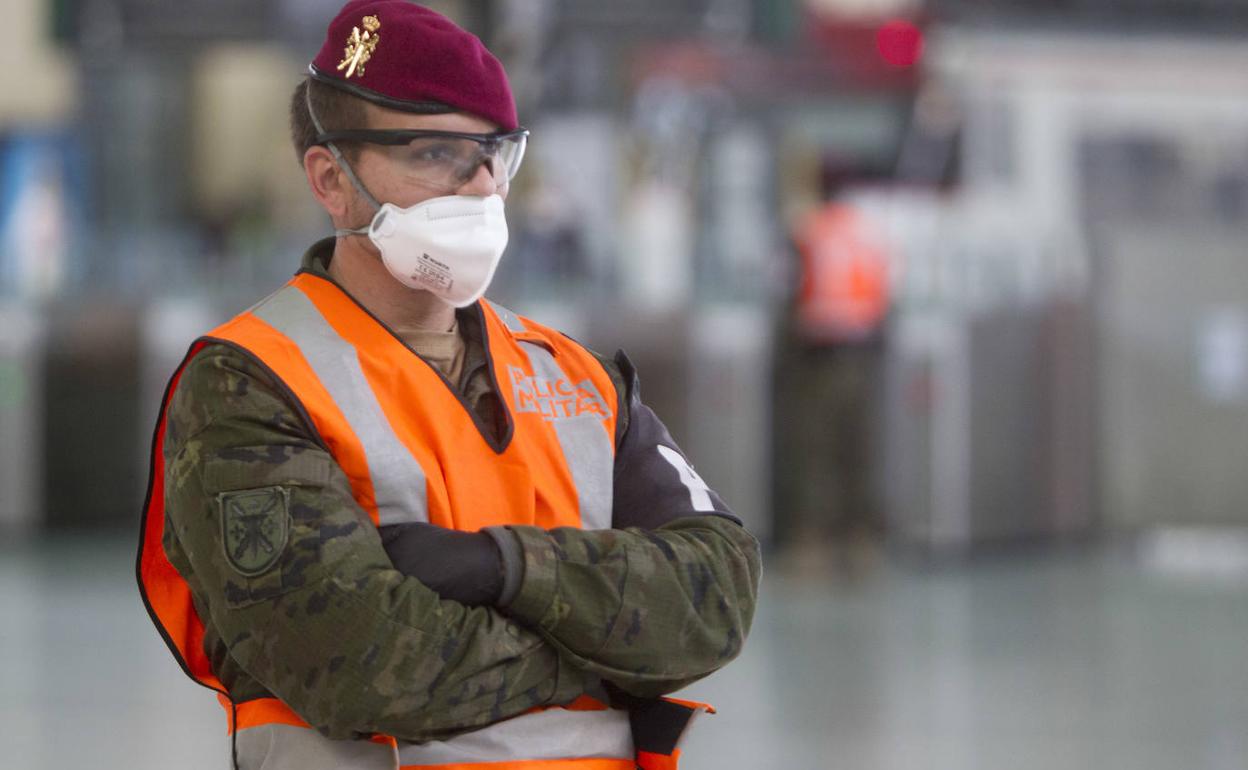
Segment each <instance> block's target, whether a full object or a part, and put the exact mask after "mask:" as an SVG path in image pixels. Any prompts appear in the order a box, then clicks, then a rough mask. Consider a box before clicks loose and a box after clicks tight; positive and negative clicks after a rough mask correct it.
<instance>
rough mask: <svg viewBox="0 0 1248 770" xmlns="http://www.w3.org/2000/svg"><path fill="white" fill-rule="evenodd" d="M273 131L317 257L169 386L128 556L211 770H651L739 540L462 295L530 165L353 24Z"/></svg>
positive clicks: (725, 644)
mask: <svg viewBox="0 0 1248 770" xmlns="http://www.w3.org/2000/svg"><path fill="white" fill-rule="evenodd" d="M290 113H291V133H292V138H293V141H294V144H295V148H296V152H297V155H298V159H299V162H300V163H301V165H302V168H303V170H304V172H305V175H306V177H307V180H308V186H309V190H310V191H311V193H312V195H313V197H314V198H315V199H316V200H317V202H318V203H319V204H320V205H321V206H322V207H323V208H324V209H325V211H326V213H327V214H328V216H329V218H330V221H331V222H332V225H333V228H334V237H332V238H326V239H324V240H322V241H320V242H318V243H315V244H313V245H312V246H311V247H310V248H309V249H308V250H307V252H306V253H305V254H304V256H303V260H302V264H301V265H300V267H299V270H298V272H297V273H296V274H295V276H294V277H293V278H292V279H291V280H290V281H289V282H287V283H286V284H285V285H283V286H281V287H278V288H277V289H276V291H274V292H273V293H272V294H270V295H269V296H268V297H266V298H264V299H261V300H260V301H259V302H258V303H257V304H255V305H254V306H253V307H252V308H251V309H249V310H248V311H246V312H244V313H241V314H240V315H238V316H236V317H234V318H233V319H231V320H229V321H227V322H226V323H224V324H222V325H220V326H218V327H217V328H215V329H213V330H211V331H208V332H207V333H205V334H204V335H203V336H202V337H200V338H199V339H197V340H195V341H194V343H193V344H192V345H191V347H190V349H189V351H188V352H187V355H186V358H185V359H184V361H183V362H182V364H181V365H180V366H179V367H178V369H177V370H176V371H175V372H174V373H173V376H172V378H171V380H170V382H169V387H168V389H167V391H166V393H165V398H164V402H163V403H162V406H161V412H160V419H159V421H158V424H157V426H156V430H155V436H154V441H153V451H152V472H151V478H150V481H149V490H148V499H147V503H146V505H145V510H144V518H143V524H142V537H141V544H140V552H139V560H138V578H139V584H140V589H141V593H142V596H143V600H144V602H145V604H146V607H147V609H148V612H149V614H150V615H151V618H152V620H153V622H154V623H155V625H156V628H157V630H158V631H159V633H160V634H161V635H162V637H163V638H164V640H165V641H166V643H167V645H168V647H169V649H170V651H171V652H172V653H173V655H174V657H175V659H176V660H177V661H178V663H179V664H180V665H181V666H182V668H183V670H184V671H185V672H186V673H187V674H188V675H189V676H190V677H191V678H192V679H193V680H195V681H196V682H198V683H199V684H201V685H204V686H205V687H208V688H210V689H212V690H214V691H216V693H217V695H218V698H219V700H220V702H221V703H222V705H223V706H224V707H225V712H226V716H227V722H228V727H229V732H230V735H231V740H230V744H229V749H230V753H231V761H232V763H233V765H234V766H235V767H238V768H245V769H248V770H250V769H253V768H262V767H263V768H299V770H321V769H323V768H324V769H328V768H349V769H352V770H356V769H367V770H374V769H375V770H381V769H385V770H395V769H396V768H443V769H444V770H451V769H452V768H453V769H454V770H520V769H521V768H523V770H633V768H636V767H641V768H644V769H645V770H659V769H662V770H671V769H672V768H675V767H676V763H677V760H678V758H679V754H680V744H681V739H682V736H683V735H684V734H685V732H686V729H687V728H688V726H689V725H690V723H691V721H692V719H693V718H694V717H695V716H697V715H698V714H701V713H704V712H706V711H707V710H708V709H709V707H708V706H706V705H705V704H699V703H695V702H691V701H686V700H681V699H678V698H673V697H670V696H671V694H672V693H675V692H677V691H678V690H680V689H681V688H682V687H684V686H686V685H688V684H689V683H691V682H693V681H695V680H697V679H700V678H701V677H704V676H706V675H707V674H710V673H711V672H713V671H715V670H717V669H719V668H720V667H722V666H724V665H725V664H727V663H728V662H729V661H731V660H732V659H733V658H734V657H736V656H737V655H738V654H739V653H740V651H741V649H742V646H743V644H744V643H745V638H746V635H747V633H748V631H749V628H750V624H751V620H752V618H753V615H754V607H755V600H756V596H757V588H758V580H759V575H760V561H759V551H758V544H757V542H756V541H755V539H754V538H753V537H752V536H751V535H750V534H749V533H748V532H747V531H746V530H745V529H744V528H743V527H742V526H741V523H740V521H739V520H738V519H737V518H736V517H735V516H734V515H733V514H732V512H731V511H730V510H729V508H728V507H727V505H726V504H725V503H724V501H723V500H722V499H721V498H720V497H719V496H718V495H717V494H716V493H715V492H714V491H713V490H711V489H710V488H709V487H708V486H707V485H706V483H705V482H704V481H703V480H702V479H701V477H699V476H698V474H697V473H696V472H695V471H694V470H693V466H692V465H691V464H690V463H689V461H688V459H687V458H686V457H685V455H684V454H683V453H682V452H681V451H680V448H679V447H678V446H677V445H676V443H675V442H674V441H673V440H672V437H671V435H670V434H669V433H668V431H667V429H666V428H665V427H664V426H663V423H662V422H661V421H660V420H659V418H658V417H657V416H656V415H655V413H654V412H653V411H652V410H650V409H649V408H648V407H647V406H646V405H645V404H644V403H643V402H642V400H641V394H640V389H639V386H638V378H637V374H636V372H635V370H634V368H633V366H632V364H631V363H630V362H629V360H628V358H627V357H626V356H625V355H624V354H623V353H622V352H621V353H617V354H616V355H615V356H613V357H604V356H600V355H598V354H597V353H594V352H593V351H591V350H588V349H587V348H585V347H583V346H581V345H580V344H579V343H577V342H576V341H574V340H572V339H570V338H568V337H567V336H565V335H563V334H560V333H559V332H558V331H556V330H554V329H551V328H549V327H547V326H544V325H542V324H540V323H538V322H537V321H534V320H532V319H528V318H525V317H522V316H519V315H517V314H515V313H513V312H511V311H509V310H507V309H505V308H502V307H500V306H498V305H495V304H493V303H492V302H489V301H487V300H485V299H484V298H483V296H482V295H483V293H484V291H485V290H486V288H487V287H488V285H489V282H490V279H491V277H492V276H493V273H494V269H495V267H496V266H497V264H498V260H499V258H500V257H501V256H502V254H503V251H504V248H505V246H506V242H507V227H506V219H505V216H504V202H505V199H506V197H507V194H508V191H509V187H510V181H511V179H512V178H513V177H514V175H515V174H516V172H517V171H518V169H519V167H520V163H521V160H522V159H523V157H524V149H525V145H526V143H527V141H528V131H527V130H525V129H524V128H522V127H521V125H520V123H519V121H518V119H517V115H516V108H515V104H514V102H513V100H512V95H511V91H510V88H509V86H508V84H507V79H506V75H505V74H504V72H503V70H502V67H501V66H500V65H499V63H498V61H497V60H496V59H495V58H494V57H493V56H492V55H491V54H490V53H489V52H488V51H487V50H486V49H485V48H484V47H483V46H482V45H481V43H480V41H479V40H477V39H476V38H475V37H473V36H472V35H470V34H469V33H467V32H465V31H464V30H462V29H460V28H458V27H456V26H455V25H454V24H453V23H451V22H450V21H448V20H447V19H445V18H443V17H442V16H439V15H437V14H435V13H433V12H431V11H429V10H427V9H425V8H422V7H421V6H419V5H416V4H414V3H409V2H406V0H357V1H356V2H352V3H348V4H347V5H346V6H344V7H343V8H342V10H341V11H340V12H339V14H338V15H337V16H336V17H335V18H334V19H333V20H332V21H331V22H330V24H329V27H328V30H327V33H326V38H325V42H324V45H323V46H322V48H321V50H320V52H319V53H318V54H317V55H316V57H315V58H314V59H313V61H312V63H311V65H310V67H309V71H308V76H307V77H306V78H305V79H304V80H303V81H302V82H300V83H299V84H298V85H297V86H296V88H295V90H294V94H293V95H292V99H291V103H290ZM434 262H436V263H437V264H438V265H439V268H440V269H439V271H435V272H436V275H435V274H430V273H429V272H428V271H427V270H422V266H427V265H428V264H432V263H434ZM719 705H720V706H721V707H724V708H729V709H730V708H732V704H731V703H728V704H719Z"/></svg>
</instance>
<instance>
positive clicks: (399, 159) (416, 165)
mask: <svg viewBox="0 0 1248 770" xmlns="http://www.w3.org/2000/svg"><path fill="white" fill-rule="evenodd" d="M528 140H529V130H528V129H527V128H518V129H516V130H515V131H508V132H506V133H501V134H467V133H459V132H456V131H427V130H418V129H412V130H380V129H348V130H342V131H328V132H326V133H324V134H321V135H320V136H318V137H317V143H318V144H328V143H330V142H364V143H366V144H374V145H378V146H379V147H381V149H382V152H383V153H384V154H385V155H386V157H387V158H388V159H389V160H390V161H391V163H392V164H393V165H394V167H395V169H397V171H398V173H400V174H402V175H404V176H406V177H407V178H408V179H409V180H410V181H412V182H414V183H416V184H420V185H423V186H426V187H430V188H433V189H436V190H439V191H441V192H446V193H451V192H454V191H455V190H458V189H459V188H460V187H462V186H463V185H465V184H466V183H467V182H468V181H469V180H471V179H472V178H473V177H474V176H476V174H477V169H479V168H480V167H481V166H482V165H483V164H484V165H485V166H486V169H487V170H488V171H489V172H490V174H491V175H492V176H493V177H494V181H495V184H496V185H497V186H499V187H505V186H506V185H507V183H508V182H510V181H511V180H512V178H513V177H515V175H516V172H517V171H519V170H520V162H521V161H522V160H524V148H525V145H526V144H527V143H528Z"/></svg>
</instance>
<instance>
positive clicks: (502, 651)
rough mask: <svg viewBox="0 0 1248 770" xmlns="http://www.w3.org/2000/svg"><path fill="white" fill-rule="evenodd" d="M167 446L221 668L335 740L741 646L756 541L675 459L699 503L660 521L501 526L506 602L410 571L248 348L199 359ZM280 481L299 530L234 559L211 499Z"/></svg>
mask: <svg viewBox="0 0 1248 770" xmlns="http://www.w3.org/2000/svg"><path fill="white" fill-rule="evenodd" d="M631 430H632V428H631V427H630V431H631ZM638 435H640V433H639V434H638ZM626 438H627V437H626ZM673 446H674V445H673ZM166 454H167V458H166V461H167V482H166V494H167V501H166V510H167V511H168V514H167V515H168V518H169V521H168V522H167V536H166V542H165V546H166V550H167V551H168V552H169V555H170V559H171V560H172V561H173V563H174V564H175V566H177V567H178V569H179V570H180V571H181V572H182V574H183V575H185V576H187V578H188V582H190V583H191V587H192V591H193V593H194V594H195V598H196V601H197V605H198V606H199V607H200V614H201V616H204V618H205V622H207V623H210V624H211V625H212V627H213V631H214V632H215V634H216V635H217V636H219V638H220V639H221V640H222V641H223V643H224V647H225V648H226V650H227V651H228V657H229V658H230V659H231V661H232V662H235V663H236V664H237V666H236V667H225V668H229V669H230V670H231V671H235V672H236V673H235V676H236V677H239V678H250V679H252V680H254V682H255V683H258V684H259V685H260V686H261V687H263V688H264V689H266V690H267V691H269V692H271V693H273V694H274V695H275V696H276V697H279V698H281V699H282V700H283V701H285V702H286V703H287V704H288V705H290V706H291V707H292V708H293V709H294V710H295V711H296V712H298V713H299V714H300V715H301V716H303V717H304V719H306V720H307V721H308V722H309V723H310V724H312V725H313V726H315V727H318V728H319V729H321V730H322V731H323V732H325V733H326V734H327V735H329V736H330V737H336V738H348V737H353V736H356V735H359V734H364V733H372V732H379V733H386V734H390V735H394V736H396V737H399V738H402V739H405V740H414V741H422V740H429V739H431V738H438V737H445V736H446V735H449V734H454V733H456V732H459V731H463V730H466V729H472V728H474V727H479V726H482V725H484V724H489V723H492V722H495V721H498V720H500V719H504V718H507V717H509V716H513V715H515V714H519V713H522V712H524V711H526V710H527V709H529V708H531V707H532V706H534V705H541V704H546V703H564V702H568V701H570V700H573V699H574V698H576V697H577V696H578V695H580V694H582V693H583V692H585V691H586V689H587V688H591V687H593V686H595V684H596V682H597V681H598V680H599V679H606V680H608V681H610V682H612V683H614V684H615V685H617V686H618V687H620V688H621V689H623V690H625V691H627V692H631V693H633V694H637V695H653V694H659V693H662V692H670V691H672V690H674V689H677V688H679V687H680V686H683V685H684V684H686V683H688V682H689V681H692V680H693V679H696V678H699V677H701V676H705V675H706V674H708V673H710V672H711V671H713V670H715V669H716V668H718V667H719V666H721V665H723V663H725V662H727V660H728V659H730V658H731V657H732V656H734V655H735V654H736V652H737V651H739V649H740V646H741V641H742V639H743V638H744V636H745V633H746V631H747V630H748V628H749V623H750V620H751V618H752V613H753V604H754V598H755V591H756V588H757V580H758V552H757V544H756V543H755V542H754V540H753V538H751V537H750V536H749V535H748V533H746V532H745V531H744V530H743V529H742V528H741V527H740V525H739V524H737V523H736V522H735V521H733V520H730V519H728V518H726V517H725V516H722V515H719V514H715V513H712V514H706V515H681V514H699V513H700V512H698V511H696V510H694V509H692V508H691V503H689V502H688V501H689V500H691V498H690V495H689V491H688V489H687V488H686V487H684V486H683V485H681V483H680V481H679V474H677V473H676V472H675V471H676V469H675V467H673V468H672V471H673V473H672V478H673V479H675V482H674V483H675V484H676V485H678V486H673V487H671V489H670V493H671V495H672V500H679V499H681V496H682V495H683V498H684V499H685V500H686V502H685V504H684V508H683V509H681V508H680V507H679V505H676V506H675V507H674V508H672V509H671V510H672V511H673V513H668V514H664V515H663V517H662V518H663V519H665V522H666V523H659V525H658V526H657V527H654V526H651V527H644V526H639V527H635V528H628V529H613V530H606V531H601V532H582V531H580V530H554V531H550V532H547V531H544V530H540V529H537V528H533V527H514V528H508V529H507V530H506V531H505V532H504V533H495V534H496V535H499V534H501V535H505V536H506V537H510V538H513V539H514V540H513V541H511V542H512V545H509V546H508V548H507V549H505V550H509V551H510V552H511V553H512V561H511V562H510V563H507V564H506V565H505V566H507V567H508V568H509V569H511V570H519V577H518V580H519V583H518V590H517V591H516V592H515V596H514V597H510V598H511V602H510V603H509V604H508V606H507V607H506V608H504V609H502V610H500V609H499V608H497V607H494V606H489V603H488V602H482V603H481V604H479V605H477V606H472V605H471V604H469V603H465V602H460V601H453V600H451V599H449V598H446V597H444V596H442V595H440V594H439V593H438V591H436V590H434V588H432V587H430V585H427V584H426V582H422V580H420V579H417V578H416V577H413V576H412V574H418V573H419V572H420V568H419V565H410V564H409V565H403V566H406V567H408V569H407V572H408V573H411V574H404V571H402V570H400V569H397V568H396V565H395V563H394V562H392V560H391V556H390V555H389V554H388V553H387V550H386V547H385V545H383V542H382V536H381V534H380V533H379V532H378V531H377V529H376V528H374V527H373V526H372V525H371V523H370V522H369V521H368V518H367V516H366V515H365V514H364V513H363V511H362V510H360V509H359V507H358V505H356V503H355V501H354V499H353V498H352V495H351V491H350V487H349V485H348V483H347V480H346V478H345V476H344V475H343V473H342V471H341V469H340V468H339V467H338V466H337V464H336V463H334V462H333V460H332V457H331V456H330V455H329V454H328V452H326V451H325V449H324V448H323V447H321V446H320V445H319V444H318V442H317V441H316V440H315V439H314V437H313V436H312V435H310V434H309V429H308V428H307V426H305V425H304V424H303V421H302V420H301V419H300V418H299V417H298V415H297V414H296V413H295V412H294V410H293V409H292V408H291V406H290V405H289V403H287V402H286V401H285V399H284V398H283V397H282V396H281V394H280V392H279V390H278V389H277V388H276V387H275V385H274V383H272V381H271V380H269V378H268V376H267V375H266V373H265V372H264V371H263V370H262V369H260V368H259V367H258V366H256V365H255V364H254V363H253V362H251V361H250V360H249V359H247V358H246V357H245V356H243V355H242V354H240V353H238V352H237V351H234V350H232V349H230V348H228V347H224V346H213V347H210V348H207V349H205V350H204V351H202V352H201V353H200V354H199V355H198V356H196V358H195V359H194V360H193V361H192V362H191V363H190V364H189V365H188V368H187V370H186V371H185V373H184V374H183V379H182V383H181V384H180V386H179V388H178V391H177V393H176V394H175V396H174V398H173V401H172V402H171V404H170V409H169V419H168V433H167V438H166ZM625 470H626V469H624V468H623V467H621V465H620V464H619V463H617V473H618V472H622V471H625ZM617 480H618V479H617ZM268 486H279V487H282V488H283V489H285V490H287V494H288V500H289V503H288V505H289V512H290V519H291V526H292V528H291V532H290V536H289V541H288V544H287V546H286V547H285V550H284V551H283V554H282V556H281V558H280V561H279V563H278V565H277V566H276V567H275V568H274V569H272V570H270V571H269V572H268V573H266V574H264V575H261V576H259V577H255V578H247V577H244V576H242V575H240V574H238V573H237V572H236V571H235V570H234V569H233V568H232V567H231V566H230V565H229V563H228V559H226V558H225V554H224V549H223V546H222V543H221V532H220V521H219V518H218V513H217V500H216V497H217V495H219V494H220V493H223V492H229V491H232V490H239V489H252V488H263V487H268ZM617 498H618V499H617V506H618V505H619V504H620V501H621V500H623V499H625V498H626V496H625V497H623V498H622V497H619V496H617ZM662 498H663V496H662V495H660V496H658V497H656V498H655V499H656V505H658V506H663V505H672V504H673V503H672V502H671V501H669V502H668V503H664V502H663V501H662ZM721 505H722V503H721ZM655 510H658V509H657V508H656V509H655ZM723 510H724V511H725V512H726V509H723ZM619 514H620V510H619V509H617V524H618V523H619V519H621V518H622V517H621V516H620V515H619ZM638 523H643V522H640V520H639V521H638ZM649 523H650V524H654V523H656V522H649ZM446 532H447V531H446V530H442V531H441V533H446ZM390 540H391V542H392V543H394V542H398V541H399V540H402V538H398V539H397V540H396V539H395V538H390ZM478 542H480V541H478ZM501 542H507V541H505V540H504V541H501ZM513 546H514V547H513ZM392 550H395V552H396V553H398V550H397V549H394V548H392ZM517 555H518V559H519V561H518V562H517V561H516V559H517ZM498 558H499V559H500V561H499V562H498V564H500V565H502V564H504V562H503V561H501V560H502V559H503V558H504V557H502V556H499V557H498ZM399 561H401V559H399ZM513 574H515V573H514V572H513ZM426 580H427V582H428V583H431V584H435V585H436V584H437V576H436V575H435V576H432V577H427V578H426ZM459 585H462V583H460V584H459ZM444 590H446V592H447V593H448V594H449V593H451V591H450V590H449V589H445V587H444ZM225 684H226V685H227V687H229V686H231V684H232V683H231V682H229V681H226V682H225ZM245 684H249V683H240V688H241V689H246V686H245Z"/></svg>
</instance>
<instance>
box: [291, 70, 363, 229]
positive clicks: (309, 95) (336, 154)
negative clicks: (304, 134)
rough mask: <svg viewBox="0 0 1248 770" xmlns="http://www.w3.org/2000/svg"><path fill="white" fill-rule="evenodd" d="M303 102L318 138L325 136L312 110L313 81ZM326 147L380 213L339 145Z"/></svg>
mask: <svg viewBox="0 0 1248 770" xmlns="http://www.w3.org/2000/svg"><path fill="white" fill-rule="evenodd" d="M303 100H304V102H305V103H306V104H307V106H308V117H310V118H312V127H313V128H315V129H316V133H317V135H318V136H323V135H324V134H325V127H324V126H322V125H321V121H320V119H319V118H317V117H316V110H314V109H312V81H311V80H309V81H308V86H307V88H305V89H303ZM325 146H326V147H328V148H329V151H330V152H331V153H333V156H334V158H335V159H336V160H337V161H338V165H339V166H341V168H342V170H343V171H344V172H346V174H347V179H349V180H350V181H351V186H352V187H354V188H355V189H356V192H358V193H359V194H360V195H363V196H364V200H366V201H368V202H369V204H370V205H371V206H372V207H373V208H374V209H377V210H378V211H380V210H381V204H380V203H378V202H377V199H376V198H374V197H373V194H372V193H370V192H369V191H368V188H366V187H365V186H364V184H363V183H362V182H360V180H359V177H357V176H356V175H355V170H354V169H352V168H351V164H350V163H348V162H347V159H346V158H345V157H344V156H343V154H342V151H341V150H339V149H338V145H336V144H334V143H333V142H326V143H325ZM364 230H365V232H367V231H368V229H367V228H365V229H364ZM336 233H337V231H335V234H336Z"/></svg>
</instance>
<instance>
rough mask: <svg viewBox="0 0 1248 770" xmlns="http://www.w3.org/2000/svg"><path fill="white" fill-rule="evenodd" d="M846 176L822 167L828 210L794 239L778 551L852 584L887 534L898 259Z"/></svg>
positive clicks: (781, 391) (807, 218) (782, 400)
mask: <svg viewBox="0 0 1248 770" xmlns="http://www.w3.org/2000/svg"><path fill="white" fill-rule="evenodd" d="M850 176H851V172H850V171H849V170H848V169H844V168H842V167H840V166H837V165H834V164H831V163H829V164H827V165H825V168H824V172H823V180H822V181H823V185H824V190H825V202H824V203H822V204H820V205H819V206H817V207H815V208H813V209H811V210H810V211H808V212H807V213H806V214H805V215H804V216H802V217H800V218H799V219H798V221H797V224H796V225H795V227H794V232H793V243H794V247H795V249H794V250H795V252H796V256H797V263H798V265H799V271H798V275H797V276H796V277H797V281H796V282H795V283H796V286H795V291H794V294H793V301H792V310H791V313H790V315H789V317H788V319H787V325H788V328H787V330H786V333H785V335H784V340H783V342H782V345H781V348H782V352H781V355H780V357H779V358H780V371H779V377H778V379H779V382H778V383H777V389H776V390H777V396H778V399H777V403H776V408H777V423H778V428H779V430H778V441H777V452H778V454H779V457H778V462H777V467H778V469H779V472H778V473H777V474H776V479H777V482H778V488H777V489H776V496H777V502H778V505H777V508H778V515H777V538H778V540H779V541H780V543H781V544H782V545H785V544H787V545H790V546H792V547H793V548H794V549H795V551H794V553H795V554H800V555H798V558H799V559H801V560H804V561H805V562H812V563H821V562H823V561H825V560H826V558H827V556H828V555H829V549H832V551H833V555H837V556H839V557H840V559H839V562H838V563H839V565H840V566H841V567H843V568H844V569H845V570H848V571H851V572H853V571H856V570H857V569H858V568H859V567H860V566H861V565H862V564H863V557H864V556H869V554H870V553H871V552H872V550H873V549H872V546H873V545H874V543H875V541H876V540H877V539H878V537H879V536H880V535H881V534H882V528H881V519H880V515H879V510H878V505H877V503H876V501H875V500H874V498H873V495H872V474H873V465H872V462H871V459H872V454H873V452H872V443H873V439H874V436H875V427H874V426H875V420H874V411H875V397H874V396H875V391H876V389H877V383H878V381H879V368H880V352H881V347H882V334H883V330H884V324H885V321H886V319H887V316H888V307H889V280H890V264H891V259H890V254H889V251H888V248H887V245H886V243H885V239H884V238H883V236H882V233H881V232H880V230H879V228H878V226H876V225H875V224H874V223H873V222H872V221H871V219H870V217H869V216H867V215H866V214H865V213H864V212H863V211H862V210H861V209H860V208H859V207H857V206H855V205H854V204H853V202H852V201H851V200H850V199H849V198H847V197H846V196H844V195H843V194H842V190H843V189H844V187H845V186H846V183H847V181H849V178H850ZM857 178H861V176H859V177H857Z"/></svg>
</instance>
